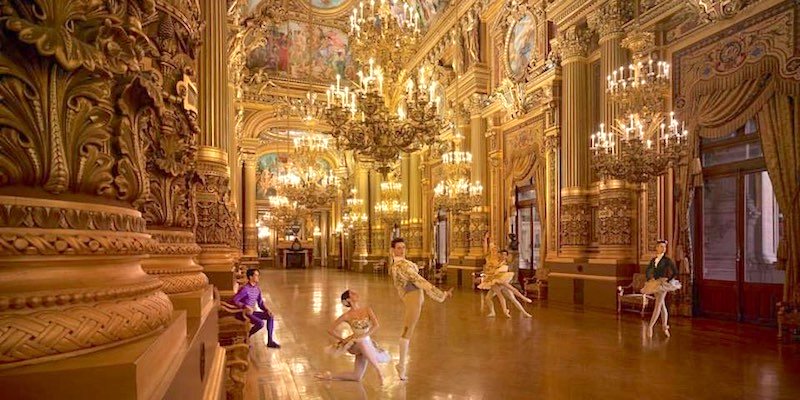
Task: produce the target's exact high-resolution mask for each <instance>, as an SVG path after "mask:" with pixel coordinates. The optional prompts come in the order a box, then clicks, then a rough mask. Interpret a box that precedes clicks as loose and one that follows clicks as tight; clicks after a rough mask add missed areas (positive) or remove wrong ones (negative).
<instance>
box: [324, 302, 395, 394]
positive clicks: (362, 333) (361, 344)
mask: <svg viewBox="0 0 800 400" xmlns="http://www.w3.org/2000/svg"><path fill="white" fill-rule="evenodd" d="M341 301H342V304H343V305H344V306H345V307H349V308H350V309H349V310H348V311H347V312H345V313H344V314H342V315H341V316H340V317H339V318H337V319H336V321H334V322H333V325H331V328H330V329H329V330H328V334H330V335H331V336H333V337H334V338H336V340H337V342H336V344H334V345H332V346H329V348H328V350H329V351H331V352H333V353H334V354H344V353H346V352H347V353H350V354H353V355H355V356H356V361H355V366H354V367H353V371H352V372H344V373H339V374H335V375H333V374H331V373H330V372H325V373H323V374H318V375H317V378H320V379H330V380H337V381H357V382H359V381H361V379H362V378H363V377H364V373H365V372H366V371H367V363H369V364H370V365H372V366H373V367H374V368H375V372H377V373H378V380H379V381H380V383H381V384H383V374H382V373H381V370H380V368H379V367H378V364H379V363H385V362H389V360H390V359H391V356H390V355H389V353H388V352H387V351H386V350H383V349H381V348H380V347H378V345H377V343H375V341H374V340H372V338H370V335H371V334H372V333H374V332H375V330H377V329H378V327H379V326H380V324H379V323H378V318H377V317H375V313H374V312H373V311H372V308H370V307H362V306H361V304H360V303H359V296H358V293H356V292H355V291H353V290H346V291H345V292H344V293H342V296H341ZM343 322H346V323H347V324H348V325H350V329H351V330H352V331H353V334H352V335H350V336H348V337H344V338H343V337H340V336H339V335H338V334H337V333H336V327H338V326H339V324H341V323H343Z"/></svg>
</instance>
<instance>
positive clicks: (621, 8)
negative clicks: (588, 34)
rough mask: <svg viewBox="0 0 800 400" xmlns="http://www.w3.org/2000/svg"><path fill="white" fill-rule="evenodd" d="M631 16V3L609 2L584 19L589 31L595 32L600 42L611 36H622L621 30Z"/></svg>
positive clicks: (613, 0)
mask: <svg viewBox="0 0 800 400" xmlns="http://www.w3.org/2000/svg"><path fill="white" fill-rule="evenodd" d="M632 15H633V2H631V1H627V0H609V1H608V2H606V3H605V4H603V5H602V6H600V7H599V8H598V9H597V10H595V11H594V12H593V13H591V14H589V15H588V16H587V17H586V22H587V23H588V24H589V29H591V30H593V31H595V32H597V34H598V35H599V36H600V40H601V41H602V40H603V39H604V38H606V37H608V36H612V35H622V34H623V32H624V30H623V28H622V26H623V25H625V23H626V22H627V21H628V20H630V19H631V17H632Z"/></svg>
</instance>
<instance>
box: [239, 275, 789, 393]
mask: <svg viewBox="0 0 800 400" xmlns="http://www.w3.org/2000/svg"><path fill="white" fill-rule="evenodd" d="M261 285H262V288H263V289H264V292H265V294H266V299H267V304H268V305H270V306H271V307H272V308H273V311H274V313H275V314H276V326H277V328H276V338H277V340H278V341H279V342H280V343H281V345H282V346H283V348H282V349H280V350H272V349H267V348H266V347H265V346H262V345H253V346H252V349H251V361H252V364H251V370H250V372H249V376H248V384H247V390H246V399H248V400H271V399H303V400H306V399H409V400H411V399H641V398H652V399H716V400H719V399H748V400H750V399H797V398H800V345H797V344H795V345H794V346H791V345H780V344H778V343H777V342H776V340H775V331H774V329H770V328H761V327H756V326H749V325H739V324H734V323H728V322H719V321H708V320H700V319H694V320H691V319H679V318H673V319H672V320H671V321H670V325H671V326H672V338H670V339H666V338H665V337H664V336H663V335H662V334H661V333H660V332H657V333H656V335H655V336H654V338H653V339H647V338H646V337H645V330H644V328H645V323H644V321H643V320H640V319H639V318H638V315H635V314H628V315H624V316H622V317H621V318H618V317H617V316H616V315H614V314H612V313H607V312H595V311H582V310H575V309H572V308H567V307H564V306H558V305H553V304H550V305H547V304H537V303H534V304H533V305H531V306H528V309H529V311H531V312H532V313H533V318H532V319H523V318H520V316H519V315H518V314H517V313H516V312H514V311H512V318H511V319H506V318H504V317H502V316H500V317H498V318H487V317H485V316H483V315H482V313H481V312H480V298H479V296H478V294H477V293H476V292H473V291H472V290H470V289H467V288H463V289H461V290H456V292H455V294H454V296H453V298H452V299H451V300H449V301H448V302H446V303H445V304H439V303H435V302H433V301H430V300H429V299H427V300H426V302H425V307H424V310H423V314H422V317H421V319H420V322H419V325H418V326H417V331H416V334H415V336H414V338H413V339H412V342H411V348H410V361H409V368H408V370H409V371H408V373H409V380H408V381H407V382H402V381H399V380H397V374H396V373H395V372H394V362H395V361H396V360H397V357H398V356H397V352H398V344H397V342H398V340H397V339H398V337H399V334H400V331H401V316H402V304H401V303H400V301H399V299H398V297H397V294H396V292H395V291H394V288H393V287H392V285H391V283H390V281H389V278H387V277H385V276H374V275H368V274H359V273H353V272H349V273H345V272H340V271H337V270H323V269H314V270H306V271H297V270H293V271H276V270H262V274H261ZM348 288H352V289H355V290H357V291H359V292H360V293H361V296H362V299H363V300H365V301H366V302H367V303H368V304H369V305H371V306H372V307H373V308H374V309H375V312H376V314H377V316H378V318H379V319H380V322H381V328H380V329H379V330H378V331H377V332H376V334H375V335H373V338H374V339H375V340H376V341H377V342H378V343H380V344H381V345H382V347H385V348H387V349H388V350H389V351H390V352H391V353H392V355H393V357H394V360H393V362H392V363H391V364H384V365H383V371H384V374H385V376H386V377H387V379H386V382H385V384H384V386H383V387H379V386H378V382H377V376H376V375H375V374H374V372H373V371H371V370H368V371H367V374H366V376H365V379H364V381H363V382H362V383H351V382H326V381H319V380H317V379H315V378H314V374H315V373H317V372H321V371H326V370H332V371H334V372H336V371H343V370H349V369H351V368H352V366H353V359H352V358H349V357H334V356H330V355H328V354H326V353H325V352H324V347H325V346H326V345H328V344H329V343H330V341H329V338H328V336H327V335H326V333H325V330H326V329H327V327H328V325H329V324H330V322H331V321H333V320H334V318H335V317H336V316H337V315H338V314H339V313H341V311H342V306H341V304H340V303H339V301H338V299H339V295H340V294H341V292H343V291H344V290H345V289H348ZM498 315H500V314H499V313H498Z"/></svg>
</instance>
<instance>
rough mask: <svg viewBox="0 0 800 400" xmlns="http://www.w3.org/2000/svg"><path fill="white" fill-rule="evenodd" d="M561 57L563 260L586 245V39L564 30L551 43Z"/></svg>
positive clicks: (574, 30)
mask: <svg viewBox="0 0 800 400" xmlns="http://www.w3.org/2000/svg"><path fill="white" fill-rule="evenodd" d="M554 42H555V43H554V44H556V47H557V49H558V51H559V52H560V55H561V68H562V75H563V80H562V85H563V86H562V88H563V93H562V95H563V99H564V101H563V118H562V143H561V151H562V158H561V160H562V167H561V177H562V185H561V186H562V189H561V213H560V218H561V221H560V229H559V241H560V244H561V246H560V251H561V253H562V255H563V256H565V257H573V258H581V257H585V256H586V248H587V246H588V245H589V240H590V235H589V227H590V224H591V210H590V208H589V203H588V200H587V197H586V191H587V188H588V184H589V144H590V143H589V135H590V131H591V127H590V126H589V120H588V119H587V118H586V115H588V111H589V110H588V100H587V98H588V96H587V93H588V92H589V85H588V83H589V66H588V64H587V61H586V52H587V46H588V35H587V33H586V32H585V31H582V30H579V29H578V28H576V27H575V26H571V27H569V28H567V29H565V30H564V31H563V32H562V33H561V34H560V36H559V37H558V39H557V40H556V41H554Z"/></svg>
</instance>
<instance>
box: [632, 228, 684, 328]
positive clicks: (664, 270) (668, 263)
mask: <svg viewBox="0 0 800 400" xmlns="http://www.w3.org/2000/svg"><path fill="white" fill-rule="evenodd" d="M666 252H667V241H666V240H659V241H658V244H657V245H656V253H657V255H656V256H655V257H653V259H652V260H650V264H649V265H648V266H647V270H646V274H647V282H646V283H645V285H644V287H643V288H642V290H641V292H642V293H644V294H652V295H653V296H655V298H656V304H655V307H654V308H653V316H652V317H651V318H650V325H649V326H648V327H647V336H648V337H653V326H655V324H656V321H658V317H659V316H660V317H661V328H662V329H663V330H664V335H666V336H667V337H669V336H670V334H669V325H668V323H669V313H668V312H667V304H666V302H665V300H666V297H667V293H669V292H672V291H675V290H678V289H680V288H681V283H680V282H678V280H677V279H675V277H676V276H677V275H678V270H677V268H675V263H674V262H673V261H672V259H670V258H669V257H667V256H666Z"/></svg>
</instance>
